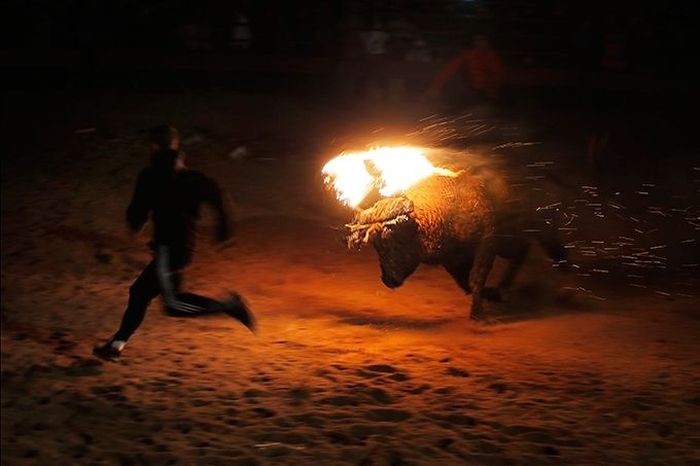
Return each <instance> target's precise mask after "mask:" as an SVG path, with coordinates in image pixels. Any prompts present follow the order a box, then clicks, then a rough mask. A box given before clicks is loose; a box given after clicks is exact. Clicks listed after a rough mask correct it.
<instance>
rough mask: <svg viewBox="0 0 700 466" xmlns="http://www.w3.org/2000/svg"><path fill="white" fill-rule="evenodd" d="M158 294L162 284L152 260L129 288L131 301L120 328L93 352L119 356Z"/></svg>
mask: <svg viewBox="0 0 700 466" xmlns="http://www.w3.org/2000/svg"><path fill="white" fill-rule="evenodd" d="M158 294H160V286H159V284H158V277H157V275H156V263H155V261H151V263H150V264H148V265H147V266H146V268H145V269H144V270H143V272H141V275H139V277H138V278H137V279H136V281H134V283H133V284H132V285H131V287H130V288H129V302H128V304H127V307H126V310H125V311H124V316H123V317H122V323H121V326H120V327H119V330H117V333H115V334H114V336H113V337H112V338H110V340H109V341H108V342H107V343H105V344H104V345H101V346H96V347H95V348H94V349H93V353H94V354H95V355H96V356H98V357H100V358H102V359H112V360H114V359H116V358H118V357H119V354H120V353H121V352H122V350H123V349H124V346H125V345H126V342H127V341H128V340H129V338H130V337H131V335H133V334H134V332H135V331H136V329H137V328H138V327H139V326H140V325H141V322H143V318H144V316H145V315H146V309H147V308H148V305H149V304H150V302H151V301H152V300H153V298H155V297H156V296H158Z"/></svg>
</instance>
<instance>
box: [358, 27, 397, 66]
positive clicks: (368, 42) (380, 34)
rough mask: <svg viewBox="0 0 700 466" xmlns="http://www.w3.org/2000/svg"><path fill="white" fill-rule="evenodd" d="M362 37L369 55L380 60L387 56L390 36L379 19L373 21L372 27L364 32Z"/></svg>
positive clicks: (361, 34)
mask: <svg viewBox="0 0 700 466" xmlns="http://www.w3.org/2000/svg"><path fill="white" fill-rule="evenodd" d="M360 37H361V38H362V44H363V45H364V51H365V53H366V54H367V55H369V56H371V57H374V58H380V57H382V56H383V55H385V54H386V52H387V44H388V42H389V37H390V35H389V33H388V32H386V31H385V30H384V28H383V26H382V23H381V21H380V20H379V19H378V18H374V19H373V20H372V24H371V25H370V27H369V28H367V29H366V30H364V31H362V32H361V33H360Z"/></svg>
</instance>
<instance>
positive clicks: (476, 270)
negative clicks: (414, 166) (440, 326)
mask: <svg viewBox="0 0 700 466" xmlns="http://www.w3.org/2000/svg"><path fill="white" fill-rule="evenodd" d="M495 259H496V251H495V245H494V241H493V239H492V238H490V237H489V238H484V239H483V240H482V241H481V242H480V243H479V245H478V246H477V248H476V253H475V255H474V265H473V267H472V270H471V273H470V274H469V286H470V287H471V289H472V308H471V314H470V318H471V319H474V320H476V319H479V318H480V317H481V316H482V315H483V312H484V303H483V298H484V296H483V292H484V286H485V285H486V279H487V278H488V276H489V272H491V268H492V267H493V262H494V260H495Z"/></svg>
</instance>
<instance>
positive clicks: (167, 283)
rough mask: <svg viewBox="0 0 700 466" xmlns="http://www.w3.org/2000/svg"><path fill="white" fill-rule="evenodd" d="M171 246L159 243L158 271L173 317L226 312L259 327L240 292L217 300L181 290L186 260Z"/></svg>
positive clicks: (242, 321)
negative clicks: (181, 258)
mask: <svg viewBox="0 0 700 466" xmlns="http://www.w3.org/2000/svg"><path fill="white" fill-rule="evenodd" d="M179 257H180V256H179V255H178V254H177V251H175V254H173V251H172V249H171V248H168V247H166V246H159V248H158V252H157V256H156V271H157V277H158V282H159V284H160V289H161V290H162V293H163V300H164V301H165V310H166V312H167V313H168V315H170V316H173V317H196V316H199V315H203V314H215V313H220V312H224V313H226V314H228V315H230V316H231V317H234V318H235V319H238V320H239V321H241V323H243V325H245V326H246V327H248V328H250V329H251V330H252V329H253V328H254V327H255V322H254V319H253V316H252V314H251V312H250V309H249V308H248V305H247V304H246V303H245V302H244V301H243V299H242V298H241V297H240V296H239V295H238V294H235V293H234V294H232V295H231V297H230V298H229V299H228V300H226V301H223V302H221V301H217V300H214V299H211V298H207V297H206V296H202V295H198V294H195V293H186V292H181V291H180V282H181V279H182V272H181V268H180V269H178V266H180V264H181V263H184V262H183V261H181V260H179V259H178V258H179Z"/></svg>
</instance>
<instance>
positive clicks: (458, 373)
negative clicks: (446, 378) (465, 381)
mask: <svg viewBox="0 0 700 466" xmlns="http://www.w3.org/2000/svg"><path fill="white" fill-rule="evenodd" d="M445 373H446V374H447V375H451V376H453V377H469V375H470V374H469V372H467V371H466V370H464V369H460V368H459V367H448V368H447V370H446V371H445Z"/></svg>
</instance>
